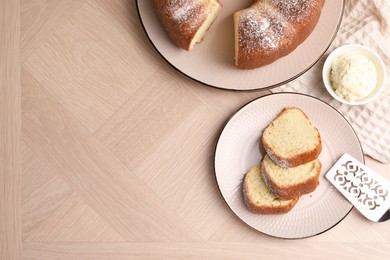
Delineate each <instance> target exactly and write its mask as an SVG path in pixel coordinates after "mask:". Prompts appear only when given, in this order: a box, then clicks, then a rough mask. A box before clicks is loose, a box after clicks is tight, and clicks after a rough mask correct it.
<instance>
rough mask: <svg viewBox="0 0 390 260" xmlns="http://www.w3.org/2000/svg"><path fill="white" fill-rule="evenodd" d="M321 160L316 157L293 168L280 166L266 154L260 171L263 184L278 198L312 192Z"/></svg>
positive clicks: (317, 178)
mask: <svg viewBox="0 0 390 260" xmlns="http://www.w3.org/2000/svg"><path fill="white" fill-rule="evenodd" d="M321 167H322V165H321V162H320V160H318V159H315V160H314V161H311V162H308V163H305V164H302V165H300V166H297V167H293V168H282V167H280V166H279V165H277V164H276V163H275V162H274V161H273V160H272V159H271V158H270V157H269V156H268V155H266V156H265V157H264V159H263V163H262V168H261V173H262V176H263V180H264V182H265V185H266V186H267V187H268V189H269V190H270V192H271V193H272V194H274V196H276V197H277V198H279V199H293V198H296V197H298V196H301V195H304V194H308V193H310V192H313V191H314V190H315V189H316V188H317V187H318V184H319V177H320V173H321Z"/></svg>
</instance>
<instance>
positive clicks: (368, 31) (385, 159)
mask: <svg viewBox="0 0 390 260" xmlns="http://www.w3.org/2000/svg"><path fill="white" fill-rule="evenodd" d="M327 1H334V0H327ZM352 43H353V44H362V45H365V46H367V47H370V48H372V49H374V50H375V51H376V52H377V53H378V54H379V55H380V56H381V57H382V59H383V61H384V63H385V64H386V70H387V79H388V80H387V82H386V87H385V89H384V91H383V92H382V93H381V94H380V96H379V97H378V99H376V100H375V101H373V102H371V103H369V104H367V105H362V106H348V105H345V104H342V103H340V102H338V101H336V100H334V99H333V98H332V97H331V96H330V95H329V94H328V93H327V92H326V90H325V87H324V84H323V82H322V76H321V73H322V67H323V64H324V61H325V59H326V57H327V56H328V54H329V53H330V52H331V51H332V50H334V49H335V48H337V47H339V46H341V45H344V44H352ZM389 80H390V1H386V0H373V1H372V0H346V3H345V9H344V17H343V20H342V23H341V26H340V29H339V31H338V33H337V36H336V38H335V39H334V41H333V43H332V45H331V46H330V48H329V49H328V51H327V53H326V54H325V55H324V57H322V58H321V59H320V61H319V62H318V63H317V64H316V65H314V66H313V67H312V68H311V69H310V70H309V71H307V72H306V73H305V74H303V75H302V76H300V77H299V78H297V79H296V80H293V81H291V82H289V83H287V84H286V85H283V86H280V87H277V88H274V89H271V91H272V92H285V91H291V92H300V93H305V94H309V95H311V96H315V97H318V98H320V99H322V100H324V101H326V102H328V103H329V104H330V105H331V106H333V107H334V108H336V109H337V110H338V111H339V112H340V113H341V114H343V115H344V117H345V118H346V119H347V120H348V121H349V122H350V124H351V125H352V127H353V128H354V129H355V131H356V133H357V135H358V137H359V139H360V142H361V144H362V147H363V152H364V154H366V155H369V156H371V157H372V158H374V159H376V160H378V161H380V162H382V163H390V83H389Z"/></svg>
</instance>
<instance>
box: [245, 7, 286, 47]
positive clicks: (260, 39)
mask: <svg viewBox="0 0 390 260" xmlns="http://www.w3.org/2000/svg"><path fill="white" fill-rule="evenodd" d="M276 17H278V16H277V14H275V13H272V12H271V10H266V9H264V8H263V7H260V8H253V9H248V10H246V11H244V12H243V13H242V15H241V17H240V20H239V27H240V28H241V29H240V34H239V44H240V46H245V48H246V51H248V52H251V51H252V50H257V49H258V48H262V49H273V48H277V47H278V46H279V43H280V41H281V39H282V37H283V35H284V30H285V28H288V24H287V23H286V22H285V21H284V20H283V19H276Z"/></svg>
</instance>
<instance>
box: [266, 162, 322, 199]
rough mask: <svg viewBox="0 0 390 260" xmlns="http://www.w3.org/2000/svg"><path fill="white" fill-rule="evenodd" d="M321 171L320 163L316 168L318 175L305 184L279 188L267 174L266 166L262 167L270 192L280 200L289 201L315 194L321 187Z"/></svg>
mask: <svg viewBox="0 0 390 260" xmlns="http://www.w3.org/2000/svg"><path fill="white" fill-rule="evenodd" d="M321 169H322V164H321V162H320V161H318V164H317V167H316V174H315V175H314V176H313V177H312V178H310V179H308V180H306V181H305V182H302V183H299V184H295V185H289V186H287V187H282V186H279V185H278V184H277V183H276V182H275V181H274V180H273V179H272V177H271V176H270V174H269V173H268V172H267V170H266V168H265V167H264V164H263V165H262V167H261V173H262V176H263V180H264V182H265V184H266V185H267V187H268V188H269V190H270V191H271V192H272V193H273V194H274V195H275V196H276V197H278V198H279V199H284V200H288V199H293V198H295V197H299V196H301V195H304V194H308V193H311V192H313V191H314V190H315V189H316V188H317V187H318V185H319V178H320V173H321Z"/></svg>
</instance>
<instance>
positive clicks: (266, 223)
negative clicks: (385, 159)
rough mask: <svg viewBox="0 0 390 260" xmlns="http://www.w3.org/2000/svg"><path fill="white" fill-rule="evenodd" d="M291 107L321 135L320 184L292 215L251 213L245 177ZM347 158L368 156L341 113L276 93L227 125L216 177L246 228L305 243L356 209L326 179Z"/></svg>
mask: <svg viewBox="0 0 390 260" xmlns="http://www.w3.org/2000/svg"><path fill="white" fill-rule="evenodd" d="M291 106H294V107H299V108H301V109H302V110H303V111H304V112H305V113H306V114H307V116H308V117H309V119H310V121H311V122H312V124H313V125H314V126H316V127H317V128H318V130H319V132H320V135H321V139H322V152H321V154H320V156H319V159H320V161H321V163H322V171H321V176H320V185H319V186H318V188H317V189H316V190H315V191H314V192H312V193H310V194H307V195H304V196H301V198H300V199H299V201H298V203H297V204H296V205H295V207H294V208H293V209H292V210H291V211H290V212H288V213H287V214H281V215H259V214H254V213H251V212H250V211H249V210H248V209H247V208H246V206H245V204H244V199H243V192H242V182H243V178H244V175H245V174H246V173H247V172H248V170H249V169H250V168H251V167H252V166H254V165H256V164H257V163H259V162H260V161H261V159H262V157H263V155H264V154H265V151H264V150H262V148H261V147H262V145H260V137H261V133H262V131H263V129H264V128H266V127H267V126H268V124H269V123H270V122H271V121H272V120H273V119H274V118H275V117H276V116H277V115H278V114H279V113H280V112H281V111H282V109H283V108H285V107H291ZM344 153H349V154H350V155H352V156H353V157H355V158H356V159H357V160H359V161H361V162H363V163H364V157H363V151H362V148H361V145H360V142H359V139H358V137H357V135H356V133H355V131H354V130H353V128H352V126H351V125H350V124H349V123H348V122H347V120H346V119H345V118H344V117H343V116H342V115H341V114H340V113H339V112H337V110H335V109H334V108H333V107H331V106H329V105H328V104H326V103H325V102H323V101H321V100H319V99H316V98H314V97H311V96H307V95H303V94H297V93H278V94H271V95H267V96H263V97H260V98H258V99H256V100H254V101H252V102H250V103H248V104H247V105H245V106H244V107H243V108H241V109H240V110H239V111H238V112H237V113H236V114H234V115H233V116H232V117H231V118H230V120H229V121H228V122H227V124H226V126H225V127H224V129H223V131H222V133H221V135H220V137H219V140H218V143H217V146H216V150H215V161H214V164H215V165H214V167H215V175H216V179H217V183H218V187H219V189H220V192H221V194H222V196H223V198H224V199H225V201H226V203H227V204H228V206H229V207H230V208H231V210H232V211H233V212H234V213H235V214H236V215H237V216H238V217H239V218H240V219H241V220H242V221H244V222H245V223H246V224H248V225H249V226H251V227H253V228H254V229H256V230H258V231H261V232H263V233H265V234H268V235H271V236H275V237H281V238H304V237H309V236H313V235H317V234H320V233H322V232H325V231H327V230H328V229H330V228H332V227H333V226H335V225H336V224H337V223H339V222H340V221H341V220H342V219H343V218H344V217H345V216H346V215H347V214H348V213H349V212H350V211H351V209H352V205H351V204H350V203H349V202H348V201H347V200H346V199H345V198H344V197H343V196H342V195H341V194H340V193H339V192H338V191H337V189H336V188H334V187H333V186H332V185H331V184H330V183H329V182H328V181H327V180H326V179H325V177H324V174H325V173H326V172H327V171H328V170H329V169H330V168H331V166H332V165H333V164H334V163H335V162H336V161H337V160H338V159H339V158H340V157H341V155H342V154H344Z"/></svg>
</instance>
